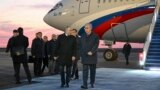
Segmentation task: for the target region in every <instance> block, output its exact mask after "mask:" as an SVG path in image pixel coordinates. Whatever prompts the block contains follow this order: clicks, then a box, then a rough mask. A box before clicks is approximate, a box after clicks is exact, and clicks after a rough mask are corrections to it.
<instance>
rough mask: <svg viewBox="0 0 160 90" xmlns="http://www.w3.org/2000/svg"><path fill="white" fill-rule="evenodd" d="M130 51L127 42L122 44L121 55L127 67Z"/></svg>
mask: <svg viewBox="0 0 160 90" xmlns="http://www.w3.org/2000/svg"><path fill="white" fill-rule="evenodd" d="M131 49H132V47H131V45H130V44H129V42H127V43H126V44H124V46H123V53H124V55H125V58H126V65H129V55H130V52H131Z"/></svg>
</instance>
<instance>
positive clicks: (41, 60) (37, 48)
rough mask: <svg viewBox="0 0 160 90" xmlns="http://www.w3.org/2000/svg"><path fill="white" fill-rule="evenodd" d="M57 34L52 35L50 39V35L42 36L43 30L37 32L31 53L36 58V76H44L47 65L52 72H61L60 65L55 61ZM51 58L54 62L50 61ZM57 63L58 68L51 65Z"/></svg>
mask: <svg viewBox="0 0 160 90" xmlns="http://www.w3.org/2000/svg"><path fill="white" fill-rule="evenodd" d="M56 42H57V40H56V35H55V34H53V35H52V39H51V40H50V41H48V37H47V36H44V37H43V38H42V32H38V33H36V38H35V39H33V41H32V46H31V54H32V57H33V59H34V74H35V76H42V74H43V72H44V70H45V67H47V68H48V69H49V73H50V74H58V73H59V65H58V63H57V62H53V61H54V54H55V50H56V49H55V48H56V44H57V43H56ZM49 60H51V61H52V62H50V61H49ZM49 62H50V63H56V68H55V69H54V70H53V68H54V67H49V64H50V63H49ZM42 64H43V65H42Z"/></svg>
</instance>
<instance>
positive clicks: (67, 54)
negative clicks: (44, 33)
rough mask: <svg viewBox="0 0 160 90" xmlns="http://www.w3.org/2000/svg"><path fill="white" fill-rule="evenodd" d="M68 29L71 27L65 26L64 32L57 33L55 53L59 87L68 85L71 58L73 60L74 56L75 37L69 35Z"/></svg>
mask: <svg viewBox="0 0 160 90" xmlns="http://www.w3.org/2000/svg"><path fill="white" fill-rule="evenodd" d="M70 31H71V29H70V28H67V29H66V31H65V33H64V34H61V35H59V36H58V39H57V47H56V55H57V57H58V59H57V60H58V61H59V63H60V74H61V87H64V86H65V85H66V87H69V81H70V77H71V76H70V75H71V66H72V60H73V61H74V60H75V56H76V38H75V37H74V36H72V35H70ZM65 67H66V75H65V72H64V69H65ZM65 76H66V77H65Z"/></svg>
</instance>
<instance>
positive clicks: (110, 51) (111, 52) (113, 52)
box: [103, 49, 118, 61]
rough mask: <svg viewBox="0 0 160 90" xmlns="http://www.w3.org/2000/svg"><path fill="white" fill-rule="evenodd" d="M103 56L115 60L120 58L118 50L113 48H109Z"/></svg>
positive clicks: (107, 59) (108, 59)
mask: <svg viewBox="0 0 160 90" xmlns="http://www.w3.org/2000/svg"><path fill="white" fill-rule="evenodd" d="M103 57H104V59H105V60H106V61H114V60H117V58H118V54H117V51H116V50H113V49H107V50H106V51H105V52H104V54H103Z"/></svg>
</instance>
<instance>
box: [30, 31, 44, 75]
mask: <svg viewBox="0 0 160 90" xmlns="http://www.w3.org/2000/svg"><path fill="white" fill-rule="evenodd" d="M31 53H32V57H33V58H34V59H35V61H34V75H35V76H41V67H42V60H43V58H44V41H43V39H42V32H38V33H37V35H36V38H35V39H33V41H32V46H31Z"/></svg>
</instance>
